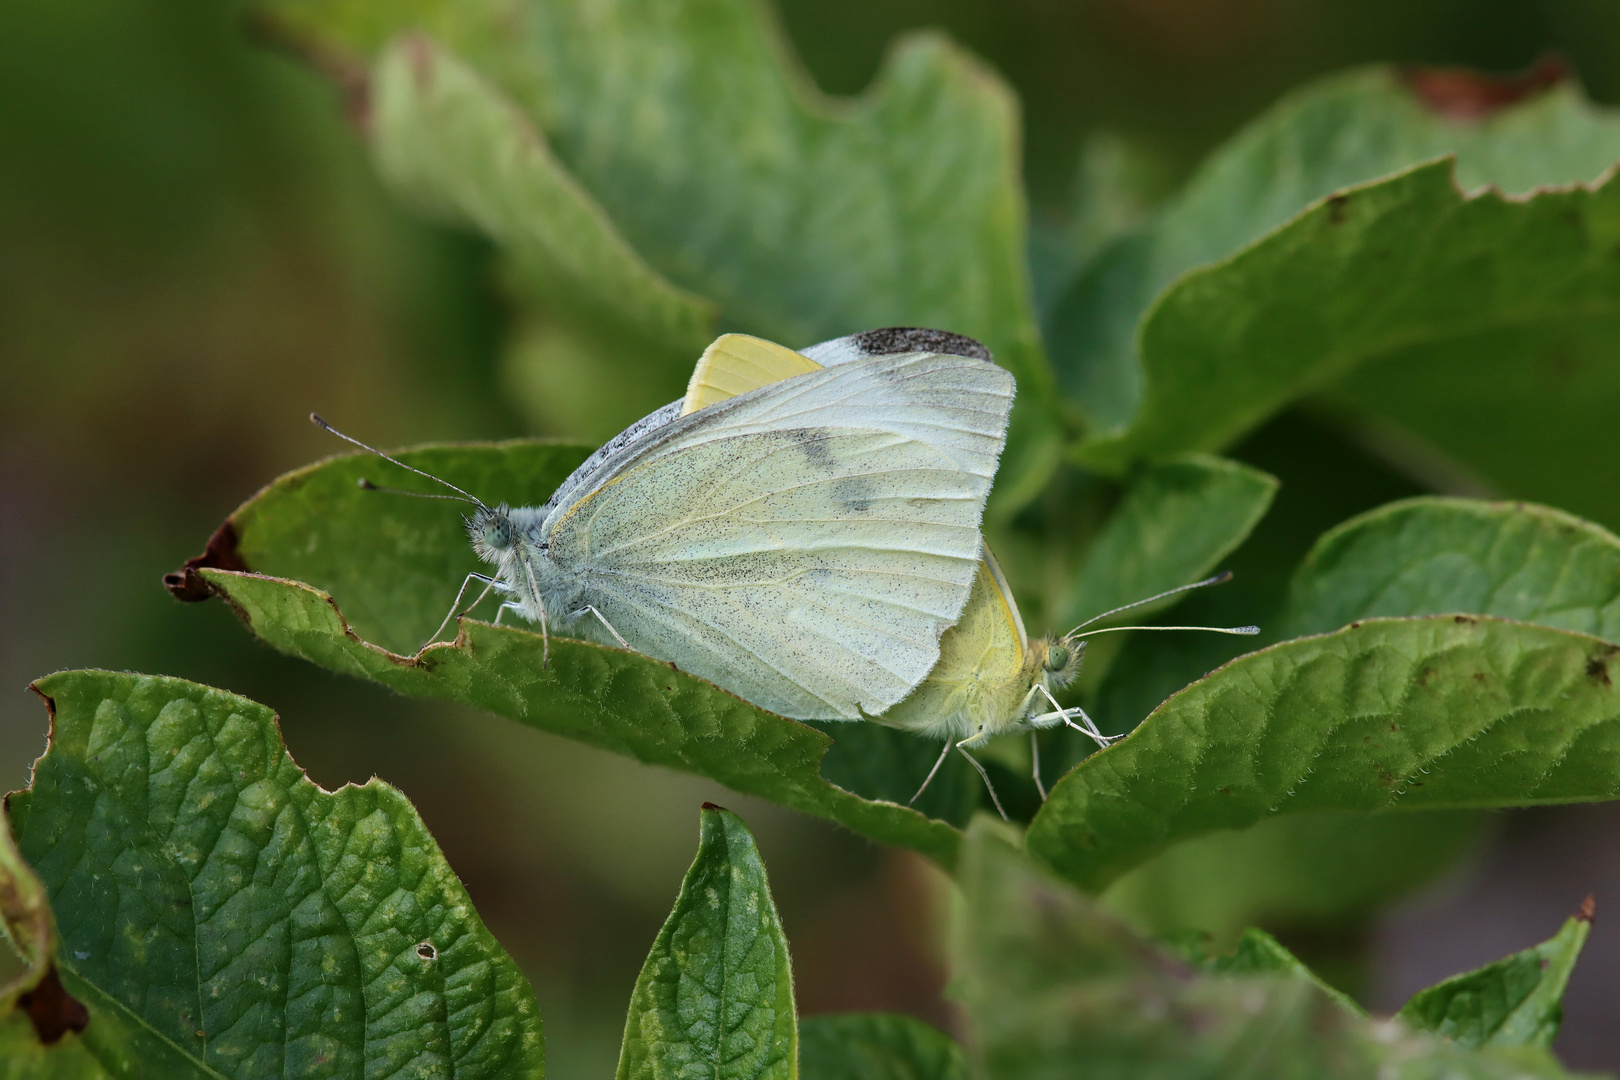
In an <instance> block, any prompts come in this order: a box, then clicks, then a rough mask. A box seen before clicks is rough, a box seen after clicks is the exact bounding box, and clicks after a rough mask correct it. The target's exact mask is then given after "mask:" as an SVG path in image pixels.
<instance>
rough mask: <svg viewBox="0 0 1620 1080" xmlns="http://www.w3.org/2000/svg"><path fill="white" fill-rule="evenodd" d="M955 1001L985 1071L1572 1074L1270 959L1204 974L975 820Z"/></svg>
mask: <svg viewBox="0 0 1620 1080" xmlns="http://www.w3.org/2000/svg"><path fill="white" fill-rule="evenodd" d="M958 877H959V879H960V882H961V885H962V891H963V894H964V903H963V908H964V910H963V912H962V915H961V917H960V918H959V919H958V920H957V927H956V931H955V933H954V935H953V951H954V953H955V955H956V958H957V967H958V978H957V980H956V983H955V985H956V987H957V993H958V996H959V998H960V1000H961V1001H962V1004H963V1006H964V1007H965V1009H966V1011H967V1014H968V1018H969V1020H970V1021H971V1023H972V1026H973V1033H974V1036H975V1038H974V1040H973V1045H974V1046H975V1047H976V1048H977V1052H978V1053H979V1055H980V1065H981V1067H982V1072H983V1073H984V1075H986V1076H989V1077H992V1078H994V1080H1048V1078H1050V1080H1058V1078H1068V1077H1074V1076H1105V1077H1139V1076H1152V1077H1162V1078H1166V1080H1175V1078H1182V1077H1186V1078H1189V1080H1191V1078H1195V1077H1216V1076H1219V1077H1228V1076H1255V1077H1260V1076H1263V1077H1266V1078H1268V1080H1294V1078H1298V1080H1306V1078H1310V1080H1333V1078H1339V1077H1343V1078H1346V1080H1348V1078H1351V1077H1357V1078H1362V1077H1368V1076H1379V1077H1383V1078H1387V1080H1419V1078H1425V1080H1427V1078H1434V1080H1439V1078H1441V1077H1446V1078H1449V1080H1472V1078H1480V1080H1484V1078H1487V1077H1489V1078H1501V1080H1509V1078H1516V1080H1529V1078H1534V1077H1547V1078H1552V1077H1561V1076H1564V1075H1566V1074H1565V1073H1564V1072H1563V1070H1562V1069H1560V1068H1559V1066H1558V1065H1557V1063H1556V1062H1555V1061H1554V1060H1553V1059H1552V1058H1551V1056H1550V1055H1547V1054H1545V1053H1544V1052H1534V1051H1528V1052H1527V1051H1525V1050H1522V1049H1521V1050H1520V1051H1518V1052H1514V1053H1511V1054H1507V1053H1502V1052H1495V1051H1486V1052H1479V1051H1467V1050H1464V1049H1462V1048H1460V1047H1457V1046H1455V1045H1453V1044H1450V1043H1447V1042H1445V1041H1444V1040H1441V1039H1438V1038H1435V1037H1434V1036H1432V1035H1427V1034H1425V1033H1421V1032H1416V1031H1412V1030H1410V1029H1408V1028H1407V1027H1406V1026H1405V1025H1403V1024H1401V1023H1400V1022H1398V1021H1389V1022H1378V1021H1372V1020H1368V1019H1366V1018H1364V1017H1362V1016H1360V1015H1358V1013H1357V1012H1356V1011H1354V1010H1352V1009H1350V1008H1346V1007H1345V1006H1344V1005H1343V1004H1342V1002H1341V1001H1339V1000H1337V999H1335V997H1333V996H1332V995H1330V994H1329V993H1327V992H1324V991H1323V990H1322V988H1321V987H1320V986H1319V985H1317V984H1316V983H1315V981H1314V980H1312V979H1311V978H1309V977H1308V976H1306V975H1303V974H1301V973H1300V972H1299V971H1298V970H1297V969H1294V968H1292V967H1291V966H1290V965H1287V964H1286V963H1280V962H1279V959H1280V958H1279V957H1278V955H1277V952H1276V950H1267V951H1266V953H1267V955H1265V956H1259V955H1256V954H1257V953H1258V952H1259V950H1258V949H1254V948H1251V949H1250V950H1249V953H1250V954H1249V955H1247V956H1246V957H1245V958H1244V960H1245V961H1246V962H1232V963H1230V964H1229V965H1228V966H1229V968H1230V970H1228V971H1226V972H1224V973H1222V972H1208V971H1200V970H1198V969H1197V968H1195V967H1193V966H1191V965H1189V964H1187V963H1186V962H1185V961H1184V960H1183V959H1182V958H1181V957H1179V956H1177V955H1176V954H1175V953H1173V952H1172V951H1170V950H1169V949H1167V948H1164V947H1162V946H1159V945H1156V944H1153V943H1150V942H1148V941H1145V940H1143V939H1141V938H1139V937H1137V936H1136V935H1135V934H1134V933H1132V932H1131V931H1130V930H1129V929H1127V928H1126V927H1125V926H1124V925H1123V924H1122V923H1121V922H1119V921H1118V919H1117V918H1116V917H1114V916H1113V915H1111V914H1110V913H1109V912H1108V911H1107V910H1105V909H1104V908H1102V907H1101V906H1099V905H1098V904H1097V903H1096V902H1095V901H1093V900H1091V899H1089V898H1088V897H1085V896H1083V895H1082V894H1080V893H1079V892H1076V891H1075V890H1073V889H1072V888H1070V887H1067V886H1065V885H1063V884H1061V883H1059V882H1056V881H1054V880H1051V879H1049V878H1047V877H1045V876H1044V874H1043V873H1042V872H1041V871H1039V870H1038V869H1037V868H1036V866H1035V865H1034V864H1033V863H1032V862H1031V861H1030V860H1029V859H1027V858H1025V857H1023V856H1022V855H1021V854H1020V853H1019V852H1017V851H1016V850H1015V849H1014V848H1013V846H1012V845H1011V844H1010V843H1008V842H1007V841H1006V840H1004V839H1002V838H1001V837H999V836H997V835H995V834H994V833H992V832H991V831H990V830H989V829H986V828H984V827H983V826H982V825H981V824H976V825H975V826H974V827H972V828H970V830H969V834H968V837H967V840H966V842H965V844H964V848H963V854H962V860H961V868H960V871H959V873H958Z"/></svg>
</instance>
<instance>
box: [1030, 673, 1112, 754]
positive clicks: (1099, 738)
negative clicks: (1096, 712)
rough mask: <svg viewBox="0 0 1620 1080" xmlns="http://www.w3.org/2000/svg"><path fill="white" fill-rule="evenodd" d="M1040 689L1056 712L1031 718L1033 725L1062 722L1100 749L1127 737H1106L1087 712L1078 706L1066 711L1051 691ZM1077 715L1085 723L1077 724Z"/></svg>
mask: <svg viewBox="0 0 1620 1080" xmlns="http://www.w3.org/2000/svg"><path fill="white" fill-rule="evenodd" d="M1040 689H1041V692H1042V693H1043V694H1045V695H1046V700H1047V701H1049V702H1051V703H1052V708H1053V710H1054V711H1052V712H1049V713H1043V714H1041V715H1040V716H1032V717H1030V720H1029V722H1030V723H1031V724H1035V725H1037V726H1045V725H1044V724H1042V723H1041V721H1046V722H1047V723H1056V722H1057V721H1059V720H1061V721H1062V722H1063V723H1065V724H1067V725H1069V726H1070V727H1072V728H1074V730H1076V731H1078V732H1080V733H1081V734H1083V735H1084V736H1085V737H1086V738H1088V739H1090V740H1091V741H1092V742H1094V743H1096V744H1097V746H1098V748H1099V749H1101V748H1102V747H1105V746H1111V745H1113V744H1114V743H1116V742H1118V741H1119V740H1121V739H1123V738H1124V737H1125V736H1123V735H1104V734H1103V733H1102V729H1101V728H1099V727H1097V722H1096V721H1095V720H1093V719H1092V718H1091V717H1089V716H1087V715H1086V710H1084V709H1082V708H1081V707H1080V706H1078V705H1071V706H1069V707H1068V708H1067V709H1065V708H1064V707H1063V706H1061V705H1059V704H1058V703H1057V699H1055V698H1053V697H1052V694H1051V691H1049V690H1047V689H1046V688H1045V687H1044V686H1043V687H1041V688H1040ZM1076 715H1078V716H1079V717H1080V719H1081V720H1083V721H1084V723H1081V724H1077V723H1075V722H1074V717H1075V716H1076Z"/></svg>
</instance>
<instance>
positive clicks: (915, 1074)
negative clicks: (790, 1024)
mask: <svg viewBox="0 0 1620 1080" xmlns="http://www.w3.org/2000/svg"><path fill="white" fill-rule="evenodd" d="M799 1075H800V1076H802V1077H804V1080H967V1060H966V1058H965V1057H964V1055H963V1054H962V1048H961V1047H960V1046H957V1045H956V1043H954V1042H952V1041H951V1038H950V1036H948V1035H946V1034H945V1033H944V1032H942V1031H940V1030H938V1029H937V1028H933V1027H930V1026H929V1025H927V1024H925V1023H923V1022H922V1021H921V1020H915V1019H913V1018H911V1017H909V1016H900V1015H898V1014H895V1013H840V1014H835V1015H831V1016H812V1017H810V1018H808V1019H806V1020H804V1021H802V1022H801V1023H800V1024H799Z"/></svg>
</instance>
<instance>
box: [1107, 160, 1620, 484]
mask: <svg viewBox="0 0 1620 1080" xmlns="http://www.w3.org/2000/svg"><path fill="white" fill-rule="evenodd" d="M1617 241H1620V185H1617V184H1613V183H1605V184H1603V185H1601V186H1599V187H1597V188H1595V189H1593V190H1587V189H1585V188H1575V189H1573V190H1563V191H1549V192H1543V193H1541V194H1538V195H1535V196H1532V197H1529V198H1526V199H1523V200H1510V199H1507V198H1505V197H1504V196H1502V195H1500V194H1499V193H1497V192H1495V191H1491V190H1487V191H1484V192H1481V193H1478V194H1475V195H1472V196H1465V195H1464V194H1463V193H1462V192H1461V191H1460V190H1458V188H1457V186H1456V185H1455V184H1454V183H1453V180H1452V166H1451V163H1450V162H1448V161H1441V162H1436V163H1434V164H1431V165H1423V166H1419V167H1417V168H1414V169H1412V170H1411V171H1409V172H1406V173H1402V174H1399V175H1397V176H1394V177H1391V178H1390V179H1388V180H1383V181H1379V182H1376V183H1373V184H1369V185H1366V186H1364V187H1359V188H1351V189H1347V190H1345V191H1343V192H1340V193H1339V194H1337V195H1334V196H1332V197H1331V198H1329V199H1327V200H1324V201H1322V202H1320V203H1318V204H1316V205H1315V206H1313V207H1312V208H1311V209H1310V210H1308V211H1306V212H1305V213H1303V214H1301V215H1300V216H1299V217H1298V218H1296V219H1294V220H1293V221H1291V222H1290V223H1289V224H1288V225H1287V226H1285V227H1283V228H1281V229H1279V230H1277V231H1276V232H1274V233H1272V234H1270V235H1268V236H1267V237H1266V238H1265V239H1263V240H1261V241H1259V242H1258V243H1256V244H1255V245H1253V246H1252V247H1249V248H1247V249H1245V250H1243V251H1242V252H1240V253H1238V254H1236V255H1234V256H1233V257H1231V258H1230V259H1228V260H1226V261H1224V262H1222V263H1219V264H1217V265H1215V266H1212V267H1209V268H1207V269H1203V270H1197V271H1193V272H1191V273H1188V274H1186V275H1184V276H1183V277H1182V278H1180V279H1179V280H1178V281H1177V283H1176V284H1175V285H1174V286H1173V287H1172V288H1171V289H1169V290H1168V291H1167V292H1165V293H1164V294H1163V295H1162V296H1160V297H1159V299H1158V300H1156V301H1155V303H1154V305H1153V307H1152V309H1151V310H1150V311H1149V313H1148V314H1147V316H1146V318H1145V320H1144V321H1143V323H1142V326H1141V330H1140V335H1139V341H1140V350H1141V379H1142V382H1141V396H1140V401H1141V405H1140V408H1138V409H1136V410H1135V411H1134V416H1133V417H1132V418H1131V420H1130V423H1129V426H1128V427H1123V426H1121V427H1117V428H1112V429H1106V430H1105V431H1103V432H1101V433H1099V434H1098V435H1097V436H1096V437H1095V438H1094V439H1093V440H1092V441H1091V442H1090V443H1088V444H1086V445H1085V446H1083V447H1082V450H1081V457H1082V459H1083V460H1084V461H1085V462H1087V463H1092V464H1095V465H1098V466H1104V467H1112V468H1118V467H1121V466H1122V465H1123V464H1125V463H1126V462H1128V461H1130V460H1131V459H1132V458H1134V457H1139V456H1160V455H1163V454H1168V453H1174V452H1177V451H1181V450H1202V449H1215V448H1218V447H1220V446H1221V445H1223V444H1225V443H1227V442H1230V441H1231V440H1233V439H1235V438H1237V437H1238V436H1239V435H1241V434H1243V433H1244V432H1245V431H1247V430H1248V429H1249V428H1251V427H1253V426H1254V425H1255V424H1257V423H1259V422H1260V421H1261V420H1263V419H1265V418H1266V417H1267V416H1268V415H1270V414H1271V413H1272V412H1274V411H1275V410H1276V409H1278V408H1280V407H1281V406H1283V405H1285V404H1286V403H1288V402H1289V401H1291V400H1293V399H1294V398H1296V397H1298V396H1299V395H1301V394H1302V393H1305V392H1306V391H1308V390H1311V389H1314V388H1315V387H1317V386H1320V385H1321V384H1323V383H1325V382H1326V381H1328V380H1329V379H1331V378H1333V377H1336V376H1339V375H1342V374H1344V373H1345V372H1346V371H1348V370H1350V369H1351V368H1353V367H1354V366H1355V365H1357V364H1359V363H1361V362H1362V361H1363V360H1366V359H1368V358H1369V357H1372V356H1376V355H1379V354H1381V353H1385V352H1389V351H1391V350H1393V349H1396V348H1399V347H1401V346H1403V345H1407V344H1410V343H1412V342H1414V341H1438V340H1444V339H1447V338H1452V337H1458V336H1461V335H1464V334H1470V333H1474V332H1476V331H1481V330H1484V329H1486V328H1489V327H1494V326H1502V325H1514V326H1523V325H1530V324H1541V325H1547V326H1556V325H1558V324H1560V323H1562V322H1564V321H1565V320H1568V319H1570V318H1574V317H1582V316H1589V315H1593V314H1600V313H1606V312H1608V313H1612V312H1614V311H1615V309H1616V306H1617V305H1620V300H1617V299H1616V298H1617V297H1620V264H1617V263H1616V262H1615V260H1614V259H1613V257H1612V248H1613V247H1614V245H1615V244H1616V242H1617Z"/></svg>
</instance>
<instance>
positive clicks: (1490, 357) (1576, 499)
mask: <svg viewBox="0 0 1620 1080" xmlns="http://www.w3.org/2000/svg"><path fill="white" fill-rule="evenodd" d="M1617 342H1620V316H1615V315H1612V314H1610V315H1603V314H1594V315H1592V316H1590V317H1585V316H1580V317H1570V318H1566V319H1562V320H1559V321H1557V322H1551V323H1545V322H1535V323H1531V324H1528V325H1519V326H1490V327H1487V328H1485V329H1483V330H1479V331H1476V332H1473V333H1465V334H1463V335H1461V336H1459V337H1456V338H1451V339H1447V340H1444V341H1438V342H1421V343H1417V344H1413V345H1409V346H1406V347H1403V348H1399V349H1396V350H1394V351H1392V352H1389V353H1386V354H1384V355H1383V356H1380V357H1377V358H1375V359H1373V360H1372V361H1370V362H1369V363H1367V364H1365V365H1363V366H1362V367H1359V368H1357V369H1356V370H1354V371H1352V372H1351V373H1350V374H1349V375H1347V376H1346V377H1345V378H1344V379H1341V380H1339V381H1338V382H1335V383H1333V384H1332V385H1330V386H1328V387H1325V388H1324V389H1323V392H1322V396H1321V399H1320V400H1321V402H1322V404H1324V405H1325V406H1327V407H1328V409H1329V410H1330V411H1331V412H1333V413H1334V414H1337V417H1338V419H1339V420H1340V421H1341V422H1343V421H1348V423H1349V426H1350V427H1351V429H1352V430H1355V431H1357V433H1358V436H1359V438H1360V440H1361V442H1362V443H1363V444H1364V445H1366V446H1369V447H1371V448H1373V449H1374V450H1375V451H1377V452H1378V453H1379V454H1380V456H1382V457H1384V458H1385V459H1386V460H1388V461H1390V462H1391V463H1393V464H1395V465H1396V466H1398V467H1400V468H1401V469H1402V470H1403V471H1405V472H1407V473H1408V474H1409V475H1411V476H1413V477H1415V478H1417V479H1419V480H1420V481H1422V482H1424V484H1425V485H1426V486H1428V487H1433V488H1437V489H1439V490H1450V491H1456V492H1467V493H1478V492H1481V491H1484V492H1487V493H1489V492H1500V493H1503V494H1508V495H1514V496H1517V497H1520V498H1526V499H1534V500H1536V501H1538V502H1545V503H1551V504H1552V505H1554V506H1560V507H1563V508H1564V509H1566V510H1571V511H1573V512H1575V513H1578V514H1581V515H1583V516H1586V517H1589V518H1592V519H1594V520H1596V521H1600V522H1602V523H1603V524H1605V525H1607V526H1608V527H1610V528H1611V529H1620V457H1617V456H1616V455H1614V454H1611V453H1609V448H1610V446H1611V445H1612V441H1613V435H1614V417H1615V416H1616V415H1620V347H1617V344H1616V343H1617ZM1571 462H1580V466H1579V467H1578V468H1572V467H1571Z"/></svg>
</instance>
